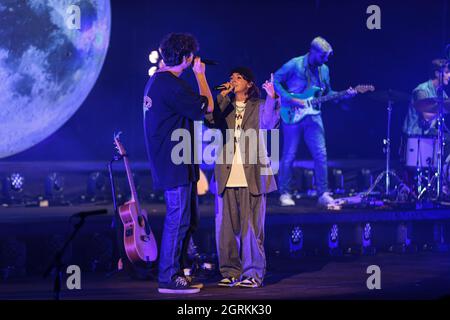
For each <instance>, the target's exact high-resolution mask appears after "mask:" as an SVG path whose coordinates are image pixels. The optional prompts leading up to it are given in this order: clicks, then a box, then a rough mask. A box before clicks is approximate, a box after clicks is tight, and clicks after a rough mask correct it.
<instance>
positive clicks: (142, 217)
mask: <svg viewBox="0 0 450 320" xmlns="http://www.w3.org/2000/svg"><path fill="white" fill-rule="evenodd" d="M120 134H121V132H119V133H118V134H115V135H114V144H115V145H116V148H117V150H118V152H119V154H120V155H121V156H122V157H123V162H124V164H125V170H126V172H127V178H128V184H129V186H130V190H131V199H130V200H129V201H127V202H125V203H124V204H123V205H121V206H120V207H119V210H118V211H119V216H120V219H121V220H122V223H123V233H124V234H123V241H124V247H125V252H126V254H127V257H128V259H129V260H130V262H131V263H136V262H152V261H155V260H156V258H157V256H158V247H157V244H156V240H155V236H154V235H153V232H152V230H151V228H150V225H149V223H148V219H147V212H146V211H145V210H144V209H142V208H141V206H140V204H139V200H138V197H137V193H136V187H135V184H134V179H133V174H132V172H131V168H130V164H129V162H128V156H127V153H126V152H125V148H124V147H123V145H122V143H121V142H120V139H119V137H120Z"/></svg>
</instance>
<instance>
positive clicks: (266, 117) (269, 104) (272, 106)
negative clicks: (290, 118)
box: [261, 74, 280, 130]
mask: <svg viewBox="0 0 450 320" xmlns="http://www.w3.org/2000/svg"><path fill="white" fill-rule="evenodd" d="M273 82H274V75H273V74H271V75H270V82H269V81H266V82H265V83H264V84H263V85H262V87H263V89H264V90H265V91H266V93H267V97H266V101H265V102H264V104H263V106H262V110H261V129H267V130H271V129H275V128H277V127H278V126H279V124H280V105H279V99H278V95H277V94H276V92H275V89H274V85H273Z"/></svg>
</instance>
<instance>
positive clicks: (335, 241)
mask: <svg viewBox="0 0 450 320" xmlns="http://www.w3.org/2000/svg"><path fill="white" fill-rule="evenodd" d="M328 250H329V254H330V255H331V256H339V255H341V254H342V252H341V250H340V248H339V227H338V225H337V224H333V225H332V226H331V228H330V231H329V232H328Z"/></svg>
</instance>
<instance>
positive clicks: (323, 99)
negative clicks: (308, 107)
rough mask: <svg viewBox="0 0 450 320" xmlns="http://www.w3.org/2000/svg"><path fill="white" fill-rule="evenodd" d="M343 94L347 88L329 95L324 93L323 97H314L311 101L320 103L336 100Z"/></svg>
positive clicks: (345, 93)
mask: <svg viewBox="0 0 450 320" xmlns="http://www.w3.org/2000/svg"><path fill="white" fill-rule="evenodd" d="M345 95H347V90H343V91H339V92H336V93H333V94H330V95H326V96H323V97H319V98H315V99H314V100H313V101H312V103H313V104H321V103H323V102H327V101H331V100H336V99H339V98H342V97H344V96H345Z"/></svg>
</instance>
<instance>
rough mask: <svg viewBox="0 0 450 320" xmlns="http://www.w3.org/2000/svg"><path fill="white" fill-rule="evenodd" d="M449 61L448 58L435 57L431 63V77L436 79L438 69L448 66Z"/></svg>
mask: <svg viewBox="0 0 450 320" xmlns="http://www.w3.org/2000/svg"><path fill="white" fill-rule="evenodd" d="M448 67H449V63H448V61H447V60H446V59H434V60H433V61H431V64H430V71H429V74H430V79H436V71H439V70H441V68H444V69H445V68H448Z"/></svg>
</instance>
